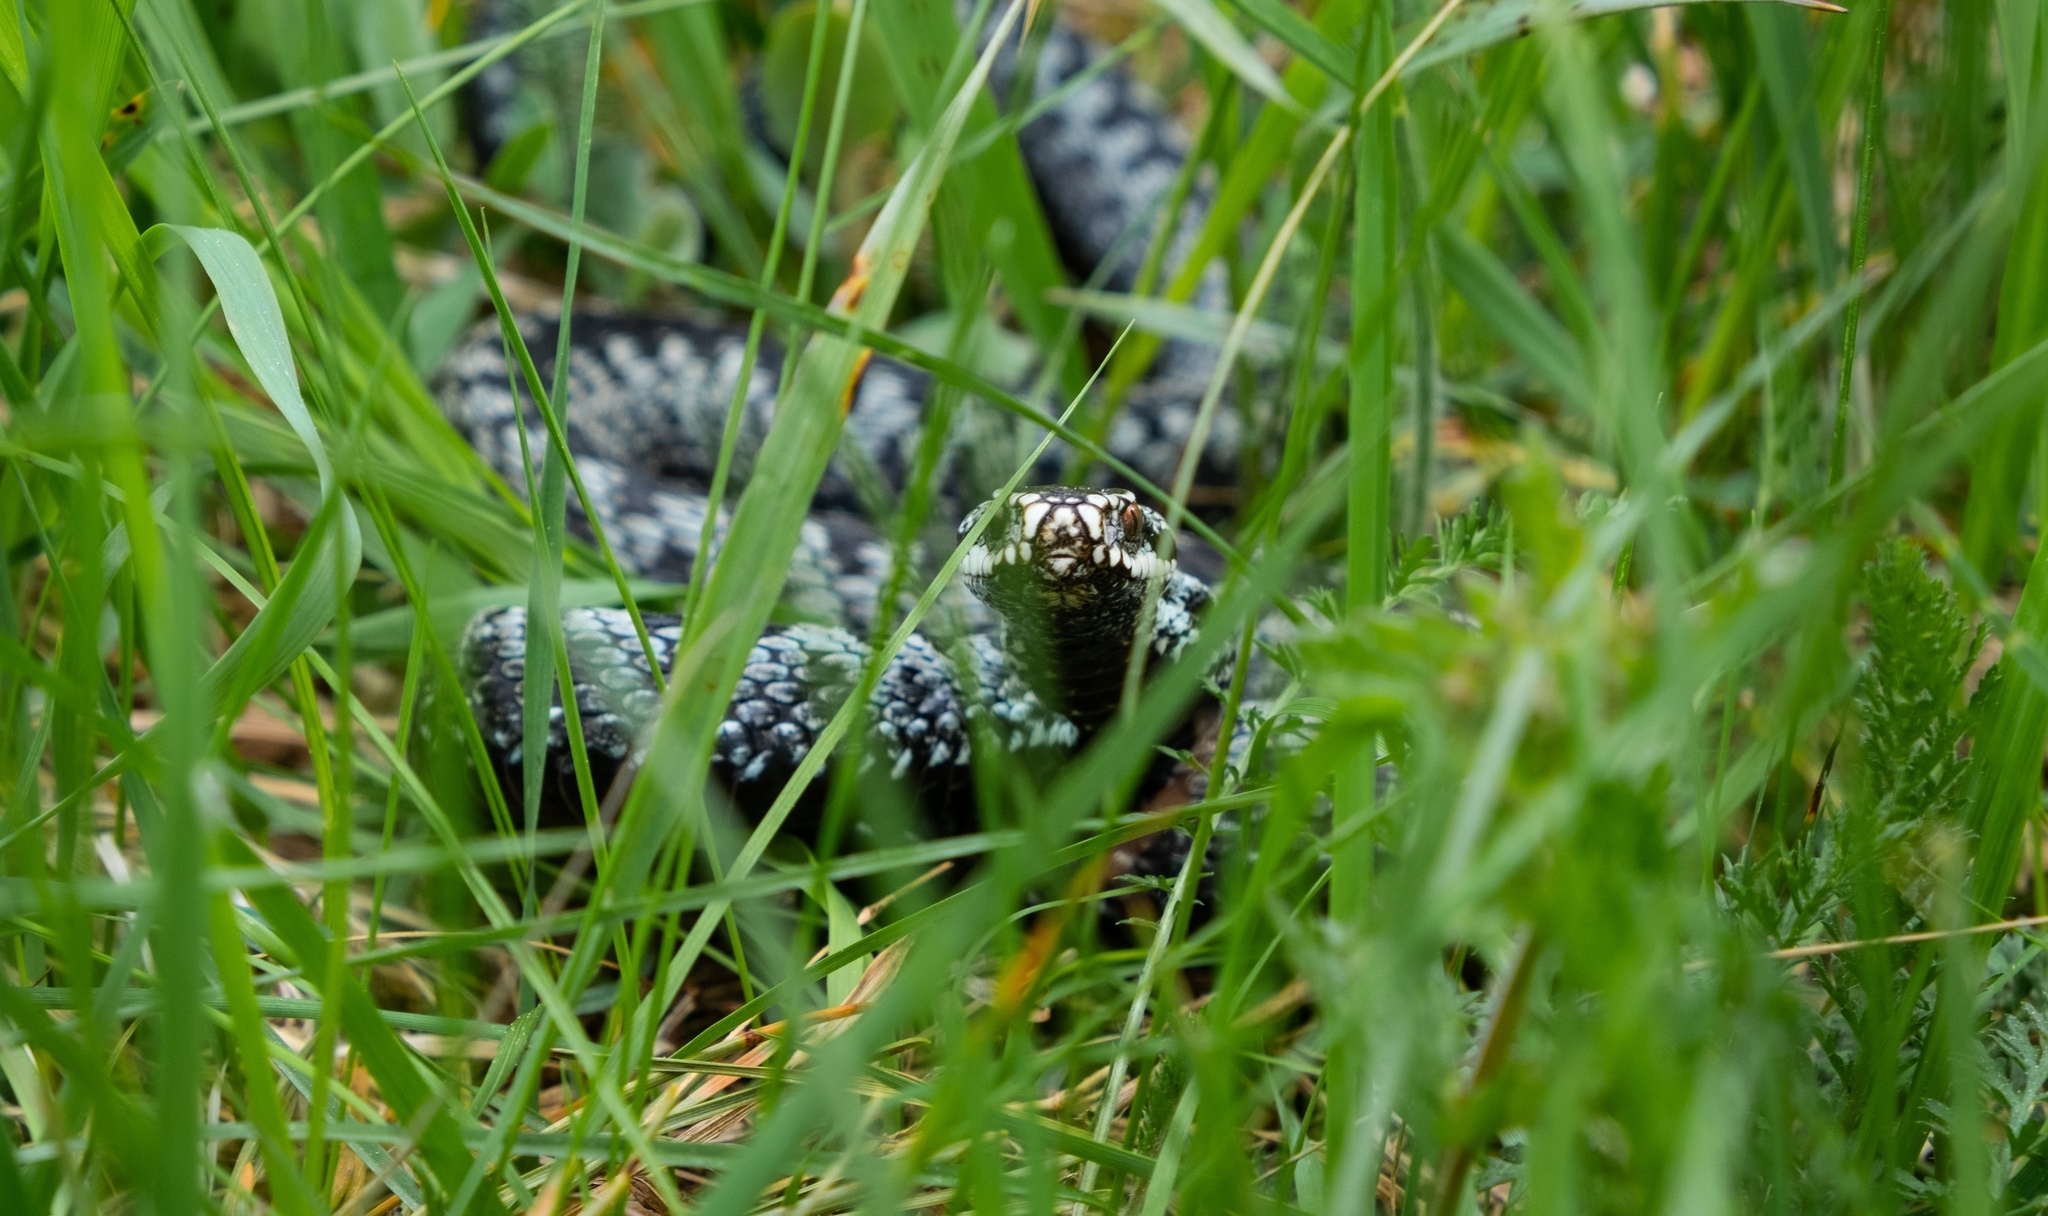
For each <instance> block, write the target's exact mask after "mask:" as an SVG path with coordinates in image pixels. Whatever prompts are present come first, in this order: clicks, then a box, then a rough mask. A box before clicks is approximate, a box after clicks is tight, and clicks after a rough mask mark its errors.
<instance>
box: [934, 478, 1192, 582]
mask: <svg viewBox="0 0 2048 1216" xmlns="http://www.w3.org/2000/svg"><path fill="white" fill-rule="evenodd" d="M990 511H995V512H998V514H997V516H996V518H995V519H993V520H991V521H990V522H989V525H988V527H987V529H986V530H984V531H983V532H982V534H981V540H980V541H978V542H977V543H976V544H975V546H974V548H973V549H971V550H969V551H968V554H967V557H966V559H965V560H964V561H962V562H961V564H960V569H961V571H962V572H963V573H965V574H966V575H967V578H968V582H969V585H970V586H971V587H972V588H973V589H974V592H975V594H976V595H978V596H980V597H981V598H982V599H984V600H998V601H999V600H1008V599H1010V598H1011V597H1012V596H1016V595H1019V594H1021V593H1028V592H1036V593H1037V594H1038V595H1039V596H1040V597H1042V598H1046V599H1051V600H1055V601H1058V602H1062V603H1076V602H1081V601H1088V600H1098V599H1113V598H1117V597H1119V596H1122V595H1126V594H1129V593H1130V592H1132V591H1137V592H1140V593H1142V591H1143V589H1144V586H1145V582H1146V580H1147V579H1150V578H1152V577H1153V576H1155V575H1165V574H1167V573H1170V572H1171V570H1172V567H1173V563H1172V560H1171V559H1169V558H1162V557H1160V556H1159V554H1158V553H1157V552H1156V551H1155V548H1156V546H1157V544H1158V541H1159V538H1160V536H1161V535H1163V534H1164V533H1165V531H1166V521H1165V520H1164V519H1162V518H1160V515H1159V513H1158V512H1157V511H1154V510H1152V509H1151V508H1150V507H1146V506H1141V505H1140V504H1139V502H1138V499H1137V496H1136V495H1134V494H1132V493H1131V492H1130V491H1128V490H1096V489H1090V488H1088V487H1085V486H1079V487H1077V486H1034V487H1032V488H1030V489H1026V490H1021V491H1019V492H1017V493H1015V494H1012V495H1011V496H1010V497H1009V498H1008V499H1006V500H1002V501H996V500H991V501H989V502H986V503H983V504H982V505H981V506H980V507H977V508H976V509H975V510H974V512H973V513H971V514H970V515H968V517H967V519H966V521H965V522H963V523H962V524H961V525H960V533H961V535H963V536H965V535H966V534H967V532H968V530H969V529H971V528H973V527H974V525H975V523H976V522H977V521H979V520H980V519H981V517H982V516H983V515H985V514H987V513H988V512H990Z"/></svg>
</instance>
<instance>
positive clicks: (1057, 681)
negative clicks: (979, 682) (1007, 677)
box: [1001, 595, 1149, 734]
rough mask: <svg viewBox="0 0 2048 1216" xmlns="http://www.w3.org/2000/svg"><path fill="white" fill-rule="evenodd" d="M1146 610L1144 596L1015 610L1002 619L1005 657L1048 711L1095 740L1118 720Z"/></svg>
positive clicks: (1033, 606) (1002, 641)
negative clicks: (1127, 672) (1105, 726)
mask: <svg viewBox="0 0 2048 1216" xmlns="http://www.w3.org/2000/svg"><path fill="white" fill-rule="evenodd" d="M1142 609H1143V597H1142V595H1138V596H1131V597H1122V596H1119V597H1115V598H1114V599H1112V600H1110V601H1109V602H1105V603H1099V604H1091V605H1087V606H1086V607H1075V606H1066V607H1061V608H1058V609H1051V608H1047V609H1041V608H1040V606H1038V605H1031V606H1029V608H1028V609H1025V608H1018V609H1013V610H1012V611H1010V612H1008V613H1005V614H1004V615H1003V624H1002V630H1001V643H1002V649H1003V653H1004V656H1005V658H1006V659H1007V660H1008V661H1009V664H1010V666H1011V669H1012V670H1013V671H1015V672H1017V673H1019V674H1020V675H1021V676H1022V677H1023V679H1024V682H1025V683H1026V684H1027V685H1029V686H1030V688H1031V691H1032V692H1034V693H1036V694H1037V696H1038V699H1039V700H1040V701H1041V702H1043V703H1044V704H1045V706H1046V707H1047V708H1048V709H1052V710H1055V711H1057V712H1058V713H1060V714H1062V715H1064V716H1065V717H1066V718H1067V719H1068V720H1069V721H1071V722H1072V723H1073V724H1074V725H1075V726H1076V727H1078V728H1080V730H1081V731H1082V732H1083V733H1084V734H1093V733H1094V732H1095V731H1096V730H1098V729H1099V728H1100V727H1102V725H1103V724H1105V723H1107V722H1108V721H1109V720H1110V719H1111V718H1112V717H1114V716H1116V711H1117V706H1118V704H1119V703H1120V702H1121V701H1122V699H1123V685H1124V672H1125V670H1126V668H1127V667H1128V666H1129V664H1130V660H1131V643H1132V639H1133V638H1135V637H1136V636H1137V632H1138V621H1139V616H1140V613H1141V611H1142ZM1148 649H1149V648H1148ZM1148 658H1149V655H1148Z"/></svg>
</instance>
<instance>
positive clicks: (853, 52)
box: [782, 0, 868, 383]
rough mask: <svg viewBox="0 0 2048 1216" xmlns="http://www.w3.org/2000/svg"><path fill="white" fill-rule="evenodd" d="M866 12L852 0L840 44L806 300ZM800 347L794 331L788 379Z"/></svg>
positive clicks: (808, 246)
mask: <svg viewBox="0 0 2048 1216" xmlns="http://www.w3.org/2000/svg"><path fill="white" fill-rule="evenodd" d="M867 15H868V5H867V0H853V11H852V13H851V15H849V16H848V18H847V21H846V45H845V46H844V47H843V48H841V50H840V55H839V78H838V80H837V81H836V82H835V83H834V88H833V90H832V116H831V117H830V118H829V119H827V120H826V123H825V155H824V159H823V160H821V161H820V162H819V163H818V181H817V185H816V187H815V188H814V190H813V194H814V198H813V202H812V205H811V227H810V231H809V233H807V234H806V236H805V238H804V260H803V264H802V266H801V267H800V268H799V269H798V271H797V278H796V298H797V299H799V300H802V301H804V302H805V303H809V302H810V299H811V293H812V289H813V287H814V285H815V284H816V282H817V274H818V258H819V257H820V249H819V246H820V245H822V244H823V242H824V231H825V218H826V213H827V212H829V211H831V210H832V202H831V199H832V186H833V182H834V180H835V179H836V178H837V177H838V176H839V151H840V143H841V142H842V141H843V140H844V139H845V136H846V106H847V103H848V102H849V101H851V100H852V98H853V69H854V65H855V63H856V62H857V61H858V59H859V57H860V40H861V35H862V33H863V23H864V22H865V21H866V19H867ZM806 77H807V78H806V80H805V89H806V90H809V89H810V87H811V84H810V81H809V79H808V69H806ZM802 163H803V162H802V158H801V157H798V158H797V159H796V160H795V161H793V162H792V174H793V173H794V166H795V165H800V164H802ZM797 348H798V342H797V335H796V334H794V333H792V334H791V335H790V341H789V353H788V355H787V356H786V357H785V358H784V359H783V364H782V366H783V375H784V378H785V383H786V382H787V377H788V374H789V372H790V370H791V369H793V368H794V367H795V365H796V351H797Z"/></svg>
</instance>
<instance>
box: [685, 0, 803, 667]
mask: <svg viewBox="0 0 2048 1216" xmlns="http://www.w3.org/2000/svg"><path fill="white" fill-rule="evenodd" d="M831 11H832V10H831V9H830V8H828V7H826V6H825V5H822V4H821V5H819V6H818V7H817V14H816V17H815V18H814V19H813V20H812V22H811V45H810V50H809V51H808V52H807V56H806V58H805V61H804V91H803V99H802V101H801V102H800V103H799V104H798V107H797V117H796V138H795V139H794V141H793V142H792V144H791V147H790V151H789V168H788V170H787V171H786V172H785V173H784V175H783V180H782V202H781V205H780V206H778V207H776V209H775V228H774V230H773V231H772V232H771V233H770V234H769V237H768V256H767V258H766V259H765V260H764V262H763V264H762V267H761V290H762V291H763V292H769V291H773V290H774V287H775V276H776V274H777V273H778V272H779V270H780V268H781V265H782V249H783V245H784V243H785V242H786V241H787V239H788V236H789V217H790V212H791V210H792V209H793V208H794V207H795V205H796V196H797V191H798V189H799V188H800V187H801V185H802V182H803V164H804V154H805V152H806V150H807V149H808V148H809V147H810V139H811V119H812V118H813V117H814V114H815V111H816V109H817V101H818V83H819V81H820V80H821V79H822V77H823V74H824V64H825V43H826V33H827V31H828V29H829V28H830V20H831ZM834 105H835V107H836V106H837V105H838V99H837V97H836V95H835V97H834ZM817 205H818V206H823V205H824V203H823V201H822V200H821V201H820V202H819V203H818V204H817ZM813 227H815V225H813ZM817 240H818V236H817V234H816V233H812V234H811V247H814V246H815V245H816V243H817ZM807 248H808V247H807ZM804 298H805V299H806V300H808V299H809V294H808V293H804ZM767 325H768V313H767V311H766V310H764V309H760V308H756V309H754V310H753V316H752V317H751V318H750V319H749V320H748V322H747V345H746V350H745V352H744V353H743V354H742V355H741V356H740V371H739V378H738V380H737V381H736V382H735V383H734V385H733V390H732V404H731V405H729V406H727V407H726V412H725V424H724V426H723V427H722V428H721V429H720V430H719V433H718V463H717V464H716V465H714V466H713V467H712V470H711V488H710V489H709V490H708V491H707V492H706V494H705V499H704V501H705V509H704V527H703V528H702V529H701V530H700V531H699V532H698V533H697V560H696V561H694V562H692V563H691V564H690V584H689V589H688V590H687V591H685V592H684V593H683V612H682V616H683V624H684V626H685V627H686V628H687V627H689V626H691V625H692V624H693V623H694V622H695V621H696V619H697V601H698V599H699V598H700V597H701V596H702V595H703V592H704V582H705V579H706V578H707V577H708V571H709V565H710V562H709V560H708V559H709V556H710V554H711V551H712V545H713V542H714V541H715V539H716V537H717V533H718V515H719V512H720V511H722V510H723V509H724V506H725V495H726V490H727V487H728V486H729V485H730V483H731V479H732V462H733V457H734V454H735V453H736V452H737V450H738V447H739V432H740V419H741V418H742V417H743V415H744V414H745V411H746V406H747V392H748V390H749V389H750V388H751V387H752V386H753V381H754V365H755V362H756V361H757V360H758V359H759V358H760V354H761V336H762V333H763V332H764V331H765V330H766V329H767ZM794 354H795V347H794V346H793V345H792V346H790V347H788V348H787V349H785V350H784V352H783V361H784V362H785V363H787V362H789V361H790V360H791V358H792V357H793V356H794Z"/></svg>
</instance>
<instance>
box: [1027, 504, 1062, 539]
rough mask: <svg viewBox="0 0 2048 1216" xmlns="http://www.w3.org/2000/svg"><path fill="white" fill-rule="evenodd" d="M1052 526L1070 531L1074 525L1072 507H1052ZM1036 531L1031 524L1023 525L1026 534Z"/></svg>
mask: <svg viewBox="0 0 2048 1216" xmlns="http://www.w3.org/2000/svg"><path fill="white" fill-rule="evenodd" d="M1052 526H1053V527H1055V528H1058V529H1059V530H1060V531H1061V532H1070V531H1072V530H1073V527H1074V508H1072V507H1057V508H1054V510H1053V513H1052ZM1036 533H1037V529H1035V528H1033V527H1031V526H1030V525H1029V524H1026V525H1025V527H1024V535H1026V536H1032V535H1035V534H1036Z"/></svg>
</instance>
